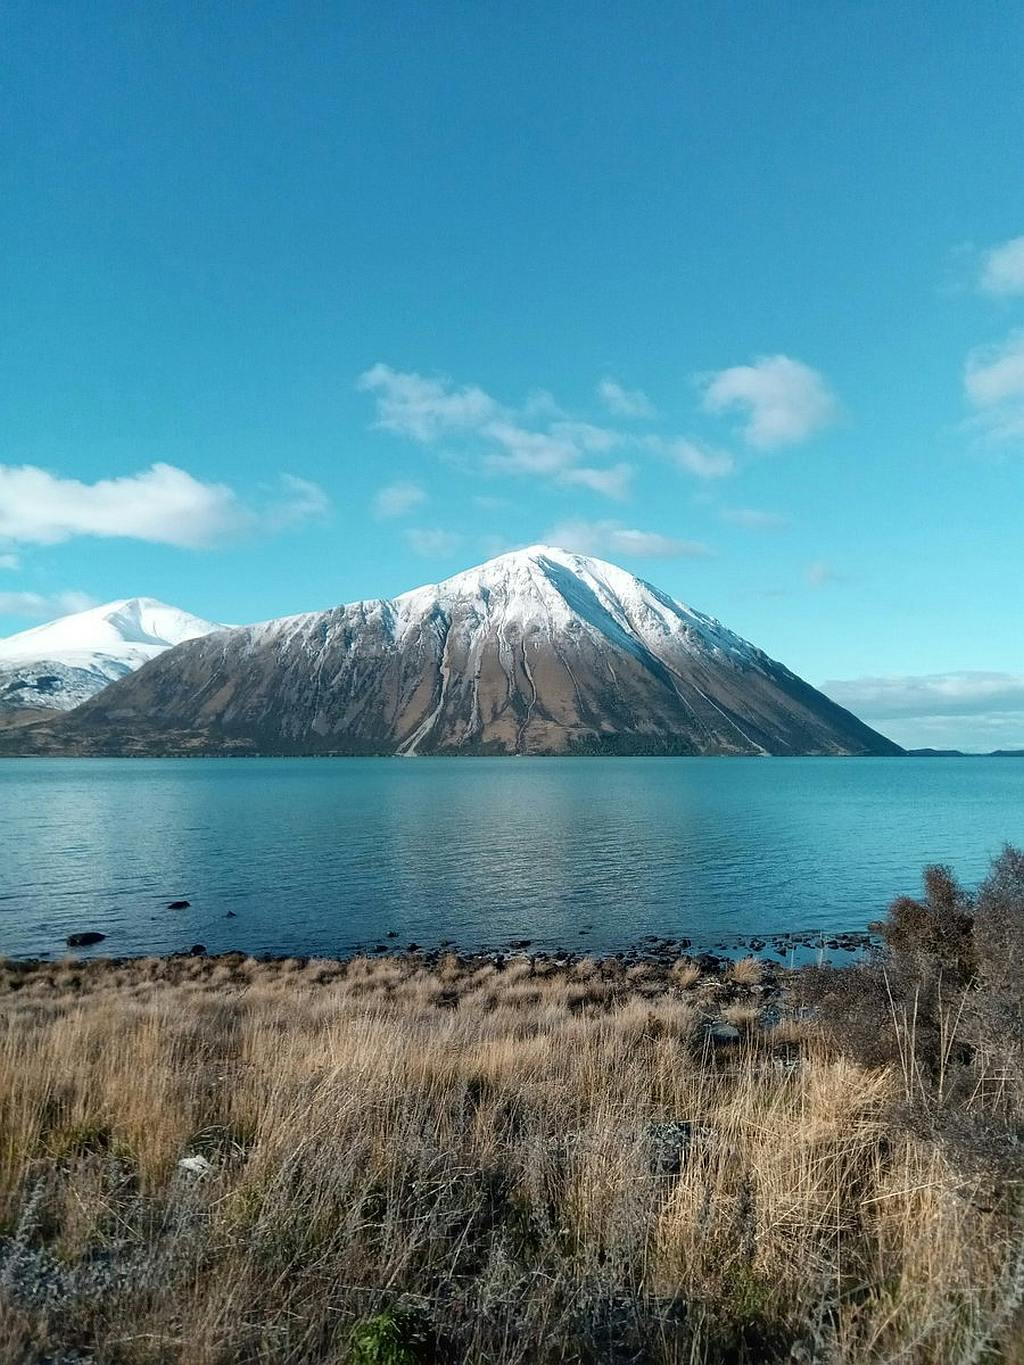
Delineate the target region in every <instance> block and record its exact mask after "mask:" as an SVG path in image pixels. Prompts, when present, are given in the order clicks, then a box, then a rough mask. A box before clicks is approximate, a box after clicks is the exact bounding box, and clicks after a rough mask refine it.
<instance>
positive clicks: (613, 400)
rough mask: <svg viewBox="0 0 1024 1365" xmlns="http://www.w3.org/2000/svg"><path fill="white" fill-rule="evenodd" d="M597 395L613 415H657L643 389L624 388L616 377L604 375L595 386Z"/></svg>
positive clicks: (648, 417) (632, 416) (641, 418)
mask: <svg viewBox="0 0 1024 1365" xmlns="http://www.w3.org/2000/svg"><path fill="white" fill-rule="evenodd" d="M597 396H598V398H599V399H600V400H601V402H602V404H603V405H604V407H605V408H606V409H607V410H608V411H609V412H610V413H611V414H612V416H613V417H631V418H636V419H639V420H645V419H650V418H653V417H657V415H658V409H657V408H656V407H655V406H654V404H653V403H652V402H651V400H650V399H649V398H648V397H647V395H646V394H645V393H644V391H643V389H626V388H623V386H622V385H621V384H620V383H619V381H618V380H617V379H612V378H611V377H610V376H606V377H605V378H604V379H602V380H601V382H600V384H598V386H597Z"/></svg>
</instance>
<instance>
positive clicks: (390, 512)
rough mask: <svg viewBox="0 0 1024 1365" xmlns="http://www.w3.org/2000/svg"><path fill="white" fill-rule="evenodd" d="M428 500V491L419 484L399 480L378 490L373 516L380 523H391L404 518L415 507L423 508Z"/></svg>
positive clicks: (374, 500) (374, 501)
mask: <svg viewBox="0 0 1024 1365" xmlns="http://www.w3.org/2000/svg"><path fill="white" fill-rule="evenodd" d="M426 500H427V494H426V490H425V489H424V488H422V487H421V486H420V485H419V484H418V483H412V482H410V481H408V480H399V482H397V483H389V484H386V485H385V486H384V487H383V488H381V489H379V490H378V492H377V494H376V496H375V497H374V499H373V514H374V516H375V517H376V518H377V519H378V521H389V520H391V519H392V518H394V517H404V516H405V515H406V513H407V512H411V511H412V510H413V508H415V507H422V506H423V504H424V503H425V502H426Z"/></svg>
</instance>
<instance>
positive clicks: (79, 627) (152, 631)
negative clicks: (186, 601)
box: [0, 597, 221, 714]
mask: <svg viewBox="0 0 1024 1365" xmlns="http://www.w3.org/2000/svg"><path fill="white" fill-rule="evenodd" d="M220 629H221V627H220V626H216V625H214V624H213V623H212V622H210V621H203V620H202V619H201V618H200V617H198V616H192V615H190V614H189V613H188V612H187V611H181V610H180V609H179V608H178V607H169V606H167V605H166V604H165V603H163V602H157V601H156V600H155V599H154V598H152V597H128V598H122V599H120V600H119V601H117V602H108V603H107V604H106V605H105V606H102V607H90V608H89V609H88V610H87V611H77V612H75V613H74V614H73V615H71V616H62V617H60V618H59V619H58V620H56V621H49V622H47V624H46V625H42V626H33V627H32V629H31V630H23V631H19V632H18V634H17V635H10V636H8V637H7V638H6V639H0V713H6V714H12V713H16V712H21V711H31V710H42V711H70V710H71V709H72V708H73V707H75V706H80V705H81V703H82V702H84V701H87V700H88V698H90V697H92V696H94V695H95V694H96V693H97V692H99V691H100V690H101V689H102V688H104V687H106V686H107V685H108V683H111V682H113V681H114V680H115V679H117V678H122V677H124V676H125V674H127V673H131V672H133V671H134V670H135V669H136V668H139V667H141V666H142V664H144V663H148V662H149V660H150V659H155V658H156V656H157V655H158V654H162V653H163V651H164V650H165V649H169V648H170V647H171V646H172V645H177V644H181V643H182V642H183V641H185V640H193V639H196V638H197V637H198V636H201V635H209V634H210V632H211V631H215V630H220Z"/></svg>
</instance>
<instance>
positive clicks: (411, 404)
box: [357, 363, 735, 501]
mask: <svg viewBox="0 0 1024 1365" xmlns="http://www.w3.org/2000/svg"><path fill="white" fill-rule="evenodd" d="M357 387H358V388H359V389H360V390H362V391H363V392H366V393H369V394H371V395H372V396H373V398H374V402H375V404H376V418H375V422H374V425H375V426H376V427H377V428H379V429H382V430H385V431H390V432H394V433H395V434H397V435H401V436H405V437H407V438H408V439H410V440H414V441H416V442H418V443H419V444H421V445H426V446H431V447H434V448H436V449H437V450H438V452H439V453H440V454H442V455H443V457H444V458H445V459H446V460H447V461H448V462H449V464H450V465H453V466H456V467H458V466H461V467H462V468H464V469H468V470H475V471H477V472H482V473H485V474H491V475H505V476H515V477H525V478H533V479H539V480H542V481H546V482H548V483H551V484H554V485H557V486H560V487H563V488H585V489H588V490H589V491H590V492H593V493H597V494H599V495H601V496H602V497H606V498H611V499H614V500H617V501H622V500H624V499H625V498H627V497H628V496H629V491H630V486H631V481H632V478H633V475H634V473H635V467H634V466H633V465H631V464H630V463H628V462H627V461H625V460H623V459H622V458H621V456H622V455H623V454H625V453H627V452H635V453H642V452H644V451H649V452H652V453H654V454H657V455H660V456H661V457H663V458H666V459H668V460H669V461H670V462H671V463H672V464H673V465H674V466H675V467H676V468H677V469H680V470H682V471H683V472H685V473H687V474H690V475H692V476H694V477H696V478H699V479H718V478H723V477H725V476H726V475H728V474H731V473H732V472H733V470H734V468H735V461H734V459H733V457H732V455H730V454H729V453H728V451H724V450H720V449H716V448H714V447H711V446H707V445H702V444H700V443H699V442H697V441H694V440H691V439H690V438H688V437H684V436H658V435H654V434H651V433H649V432H647V433H644V432H642V431H640V430H637V429H634V428H631V427H630V426H629V425H628V423H630V422H637V421H640V420H650V419H652V418H654V417H656V416H657V413H656V410H655V408H654V406H653V404H652V403H651V402H650V400H649V399H648V398H647V395H646V394H644V393H642V392H641V391H640V390H639V389H625V388H624V387H623V386H622V385H621V384H619V383H618V381H617V380H613V379H610V378H606V379H604V380H602V381H601V383H600V384H599V385H598V396H599V398H600V399H601V401H602V403H603V405H604V406H605V408H606V409H607V410H608V411H609V412H611V413H612V414H613V416H614V418H615V421H614V422H611V423H609V422H594V421H590V420H587V419H586V418H585V417H579V416H570V415H569V414H567V413H566V412H565V411H564V410H563V409H562V408H561V407H560V406H559V405H558V403H557V402H556V401H555V399H554V398H553V397H552V395H551V394H550V393H548V391H547V390H546V389H539V390H535V391H534V392H533V393H532V394H531V395H530V396H529V398H528V399H527V400H526V402H525V403H524V404H522V405H520V406H519V407H516V406H514V405H510V404H505V403H500V402H498V400H497V399H495V398H494V397H493V396H492V395H491V394H489V393H487V392H486V391H485V390H484V389H482V388H480V387H478V386H477V385H473V384H469V385H465V384H458V383H456V382H455V381H454V380H453V379H450V378H449V377H447V376H440V377H427V376H424V375H422V374H419V373H417V372H415V371H409V372H403V371H400V370H395V369H393V368H392V367H391V366H390V365H386V364H383V363H378V364H376V365H374V366H372V367H371V368H370V369H368V370H366V371H365V372H364V373H363V374H362V375H360V376H359V378H358V380H357ZM616 454H617V455H618V456H619V458H618V459H617V460H616V461H615V463H613V464H606V463H604V461H605V460H608V459H613V458H614V456H615V455H616Z"/></svg>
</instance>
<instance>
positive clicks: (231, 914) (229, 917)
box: [224, 910, 238, 919]
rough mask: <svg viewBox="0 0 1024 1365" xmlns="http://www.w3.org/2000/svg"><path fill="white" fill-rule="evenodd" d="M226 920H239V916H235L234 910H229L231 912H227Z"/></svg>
mask: <svg viewBox="0 0 1024 1365" xmlns="http://www.w3.org/2000/svg"><path fill="white" fill-rule="evenodd" d="M224 918H225V919H237V918H238V916H237V915H236V914H235V912H234V910H229V911H228V912H227V914H226V915H225V916H224Z"/></svg>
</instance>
